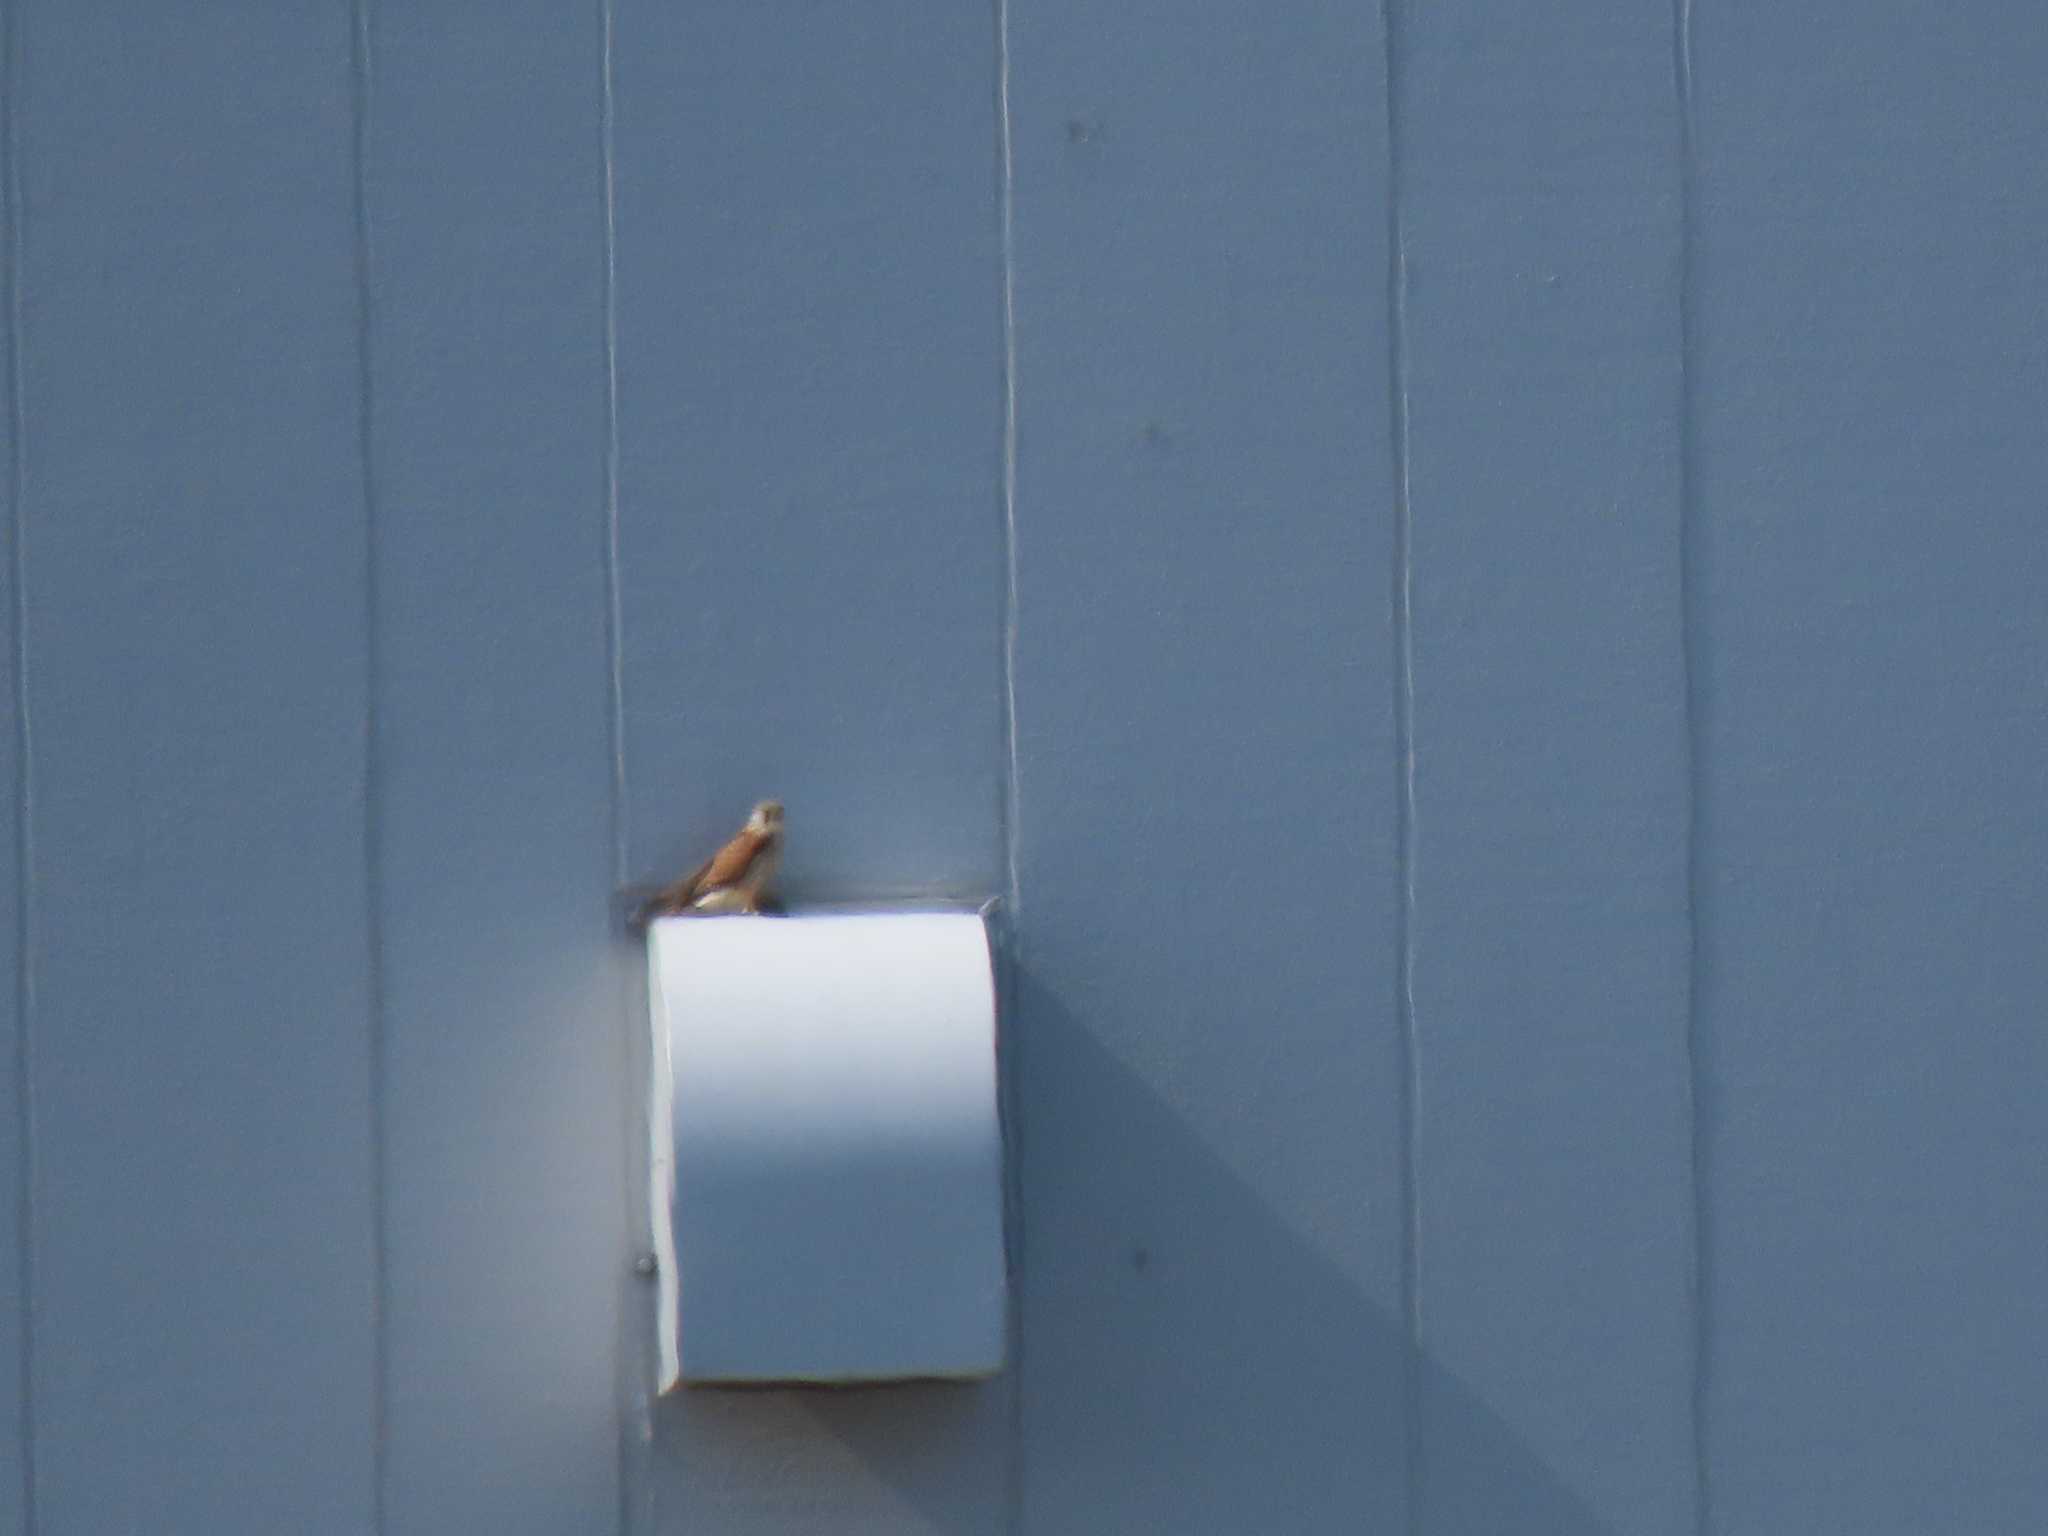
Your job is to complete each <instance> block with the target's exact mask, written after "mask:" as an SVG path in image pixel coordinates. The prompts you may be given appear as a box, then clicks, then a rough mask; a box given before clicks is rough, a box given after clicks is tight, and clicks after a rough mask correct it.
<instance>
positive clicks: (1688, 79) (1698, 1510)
mask: <svg viewBox="0 0 2048 1536" xmlns="http://www.w3.org/2000/svg"><path fill="white" fill-rule="evenodd" d="M1672 84H1673V88H1674V92H1675V95H1676V98H1677V107H1678V183H1679V188H1678V191H1679V198H1678V602H1679V660H1680V666H1681V670H1682V685H1683V688H1684V695H1685V763H1686V826H1685V884H1686V890H1685V898H1686V999H1685V1065H1686V1098H1685V1117H1686V1126H1685V1133H1686V1138H1687V1141H1688V1143H1689V1147H1688V1150H1689V1152H1690V1174H1691V1189H1690V1195H1691V1210H1690V1217H1691V1233H1690V1235H1691V1248H1692V1253H1691V1265H1690V1282H1689V1283H1690V1286H1691V1291H1692V1295H1691V1297H1690V1301H1691V1307H1690V1309H1689V1310H1690V1312H1691V1317H1692V1341H1691V1344H1692V1392H1691V1401H1690V1404H1689V1411H1690V1417H1691V1431H1692V1474H1693V1484H1692V1499H1693V1526H1694V1530H1695V1531H1696V1532H1699V1533H1701V1536H1704V1533H1705V1532H1706V1531H1707V1530H1708V1528H1709V1525H1710V1521H1711V1516H1712V1508H1711V1505H1710V1502H1709V1498H1708V1492H1709V1472H1708V1465H1709V1463H1708V1421H1707V1409H1708V1387H1709V1381H1708V1372H1709V1369H1710V1365H1711V1360H1712V1355H1711V1335H1710V1332H1709V1326H1710V1318H1709V1313H1708V1294H1707V1288H1708V1279H1709V1270H1708V1263H1709V1258H1710V1254H1709V1251H1708V1210H1707V1190H1708V1176H1709V1173H1710V1169H1709V1166H1708V1147H1707V1134H1706V1125H1705V1117H1704V1113H1703V1096H1704V1094H1705V1092H1706V1083H1705V1078H1704V1073H1705V1040H1704V1036H1703V1033H1702V1031H1703V1029H1704V1020H1703V1017H1702V1006H1703V1000H1704V995H1705V982H1706V974H1705V959H1704V955H1703V952H1702V949H1701V939H1700V934H1701V924H1702V908H1703V906H1704V903H1705V895H1704V880H1703V872H1702V868H1701V847H1702V830H1703V829H1702V819H1701V818H1702V813H1703V805H1702V793H1703V792H1702V765H1701V757H1700V753H1701V746H1702V734H1701V733H1702V726H1703V722H1702V708H1703V703H1702V699H1701V696H1700V695H1701V685H1702V679H1701V677H1700V671H1699V669H1700V664H1701V659H1702V658H1701V654H1700V635H1699V625H1700V622H1701V618H1702V614H1701V609H1700V594H1699V591H1698V583H1699V578H1700V572H1699V550H1698V541H1699V508H1698V506H1697V474H1696V462H1697V443H1696V441H1695V435H1694V434H1695V426H1694V414H1695V412H1694V382H1695V381H1694V375H1693V370H1694V364H1695V359H1696V356H1697V345H1696V337H1695V328H1696V325H1697V314H1696V304H1695V296H1694V292H1693V285H1694V273H1693V221H1694V219H1695V217H1696V216H1697V196H1698V186H1697V180H1698V178H1697V170H1696V163H1697V147H1696V145H1695V143H1694V135H1693V73H1692V0H1673V9H1672Z"/></svg>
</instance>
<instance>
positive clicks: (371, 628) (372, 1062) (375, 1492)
mask: <svg viewBox="0 0 2048 1536" xmlns="http://www.w3.org/2000/svg"><path fill="white" fill-rule="evenodd" d="M370 3H371V0H354V4H353V6H352V7H351V17H350V20H351V26H350V38H349V41H350V51H351V59H350V66H351V67H350V72H349V73H350V86H351V90H350V98H351V99H350V105H351V109H352V110H351V115H352V117H353V119H354V122H353V142H352V154H353V159H354V165H353V168H352V169H353V173H354V174H353V198H354V204H355V207H354V215H355V251H354V255H355V283H356V371H357V377H356V383H357V409H356V450H357V453H358V456H359V460H360V468H361V472H362V479H363V764H362V774H363V908H364V916H363V935H364V956H365V977H366V985H367V994H368V995H367V1004H368V1009H367V1025H368V1031H367V1034H368V1039H367V1054H368V1063H367V1067H368V1089H369V1100H368V1103H369V1138H370V1169H369V1172H370V1202H371V1220H370V1335H371V1338H370V1511H371V1515H370V1518H371V1528H372V1529H373V1530H375V1531H380V1532H381V1531H382V1530H383V1529H384V1528H385V1498H386V1488H385V1484H386V1479H387V1474H388V1471H389V1453H390V1426H389V1422H388V1418H389V1412H390V1396H391V1394H390V1358H391V1345H390V1338H389V1321H390V1311H389V1295H390V1273H389V1263H388V1253H389V1237H390V1229H389V1222H390V1216H389V1210H388V1203H387V1200H386V1186H387V1165H386V1156H385V1152H386V1149H385V1144H384V1138H385V1115H384V1064H385V1029H386V1019H385V1008H384V1004H385V997H384V924H383V917H382V911H383V889H384V873H383V832H382V825H381V817H382V809H383V808H382V795H381V793H380V789H381V786H380V784H379V775H378V763H377V758H378V751H379V727H380V721H379V719H378V702H377V690H378V686H379V683H380V680H381V677H382V672H383V659H382V657H381V655H380V654H379V651H380V647H379V629H378V623H379V617H380V615H379V611H378V610H379V606H380V604H379V589H378V581H377V534H378V515H377V513H378V507H377V473H376V416H375V410H374V406H373V403H372V388H373V379H372V372H373V370H372V360H371V350H370V349H371V338H372V331H373V324H372V314H371V298H370V260H371V248H370V88H371V78H370V67H371V59H370Z"/></svg>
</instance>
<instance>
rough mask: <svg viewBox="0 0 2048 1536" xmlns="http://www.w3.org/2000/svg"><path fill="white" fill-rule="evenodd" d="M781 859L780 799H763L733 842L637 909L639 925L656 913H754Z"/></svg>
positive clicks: (707, 915) (675, 915)
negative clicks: (638, 911) (638, 910)
mask: <svg viewBox="0 0 2048 1536" xmlns="http://www.w3.org/2000/svg"><path fill="white" fill-rule="evenodd" d="M781 857H782V802H781V801H780V800H763V801H762V802H761V803H760V804H759V805H756V806H755V807H754V809H753V811H752V812H751V813H749V815H748V816H747V824H746V825H745V826H743V827H741V828H740V829H739V831H738V832H736V833H735V834H734V835H733V838H732V841H730V842H729V843H727V844H726V845H725V846H724V847H723V848H721V849H719V850H718V852H716V853H714V854H713V855H712V856H711V857H710V858H708V859H706V860H705V861H704V862H703V863H702V864H700V865H698V866H697V868H695V869H693V870H691V871H690V873H688V874H687V875H685V876H683V878H682V879H680V880H678V881H677V882H676V883H675V884H674V885H671V886H667V887H665V888H664V889H662V890H660V891H658V892H656V893H655V895H654V897H653V898H652V899H651V900H650V901H648V903H647V904H646V905H645V906H643V907H642V908H641V909H640V913H639V918H638V921H639V922H640V924H641V925H642V926H645V925H646V924H647V923H649V922H651V921H653V920H654V919H655V918H657V917H680V916H701V917H712V916H718V915H721V914H726V913H733V912H759V911H760V910H761V908H762V905H763V902H764V901H765V900H766V897H767V891H768V883H769V882H770V881H771V880H773V879H774V878H775V865H776V863H777V861H778V860H780V859H781Z"/></svg>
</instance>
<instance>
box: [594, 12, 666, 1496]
mask: <svg viewBox="0 0 2048 1536" xmlns="http://www.w3.org/2000/svg"><path fill="white" fill-rule="evenodd" d="M597 24H598V78H597V87H598V111H597V130H598V167H599V172H600V176H599V182H600V197H601V203H602V211H603V216H604V222H603V227H602V229H601V231H600V235H601V239H602V244H603V251H604V262H603V267H602V285H603V294H602V304H601V309H602V316H601V321H602V330H603V335H602V341H603V349H604V469H603V497H604V642H605V668H606V673H607V677H606V685H607V690H608V694H609V698H608V702H609V706H610V708H609V710H608V712H607V717H606V732H607V738H608V739H607V742H606V746H607V748H608V755H609V758H610V769H611V843H612V847H611V872H612V889H613V893H614V900H615V901H622V900H623V899H624V893H625V886H626V875H627V846H628V843H627V801H626V642H625V596H624V590H623V582H622V579H621V572H620V542H621V536H620V525H619V479H620V456H619V304H618V293H619V259H618V125H617V98H616V95H615V92H614V84H613V73H612V66H613V59H614V56H615V51H616V45H615V34H616V30H617V18H616V16H615V14H614V12H613V7H612V0H597ZM621 964H622V965H624V964H626V962H625V961H623V960H622V961H621ZM643 1017H645V1007H644V1004H643V1003H642V1000H641V999H640V997H639V993H638V990H637V988H636V986H635V984H634V983H633V982H632V980H631V979H630V973H629V972H628V973H624V974H621V975H620V977H619V1030H620V1045H619V1055H618V1060H619V1077H620V1081H619V1092H620V1094H621V1097H622V1098H623V1099H624V1100H625V1102H624V1104H623V1106H622V1112H621V1116H620V1120H621V1129H622V1133H623V1136H624V1147H623V1157H624V1173H625V1177H624V1178H623V1179H621V1180H620V1186H621V1192H622V1197H623V1199H624V1201H625V1226H624V1230H625V1232H626V1233H627V1234H628V1239H629V1243H631V1244H632V1245H633V1246H636V1247H637V1246H638V1242H637V1234H638V1233H639V1230H640V1228H639V1223H640V1221H641V1220H642V1219H643V1215H644V1212H643V1211H642V1210H640V1209H638V1207H642V1206H644V1204H645V1201H644V1200H641V1199H639V1198H637V1196H638V1195H639V1194H640V1193H641V1191H640V1190H639V1189H638V1186H637V1182H636V1179H635V1176H634V1169H635V1167H636V1166H637V1159H638V1158H639V1157H640V1156H641V1154H642V1152H643V1150H644V1149H645V1147H646V1146H647V1144H648V1138H649V1137H650V1135H651V1134H652V1128H651V1127H650V1126H649V1125H648V1124H647V1123H646V1119H645V1116H646V1105H645V1099H646V1095H645V1093H644V1092H639V1091H636V1088H639V1087H644V1084H641V1083H639V1082H637V1079H638V1078H639V1076H640V1074H639V1073H638V1072H636V1070H635V1068H636V1064H637V1063H638V1062H639V1061H640V1060H641V1057H640V1049H641V1046H640V1028H639V1020H640V1019H641V1018H643ZM620 1295H621V1297H622V1300H621V1302H620V1306H619V1315H618V1327H617V1329H616V1336H615V1338H614V1340H613V1345H612V1348H613V1373H612V1374H613V1391H612V1401H613V1414H614V1416H615V1417H614V1425H613V1429H614V1442H615V1444H616V1446H617V1456H618V1464H617V1467H616V1469H615V1476H616V1478H617V1483H618V1511H617V1519H618V1528H619V1532H620V1536H631V1533H633V1532H634V1531H636V1530H637V1531H647V1532H651V1531H653V1530H654V1529H655V1508H654V1495H655V1485H654V1479H653V1477H652V1476H645V1475H643V1463H644V1460H645V1457H644V1449H645V1448H646V1447H648V1446H650V1445H651V1444H652V1443H653V1438H654V1422H653V1409H652V1406H651V1399H650V1397H649V1396H648V1394H647V1393H646V1392H645V1391H644V1390H643V1388H642V1384H641V1380H640V1377H639V1375H638V1373H637V1372H636V1370H635V1361H636V1360H637V1359H638V1355H637V1353H636V1350H635V1345H636V1344H637V1342H638V1341H639V1340H640V1338H641V1337H642V1336H643V1329H642V1326H641V1325H642V1323H643V1322H644V1321H645V1319H646V1314H647V1305H648V1303H647V1301H646V1299H645V1296H646V1292H645V1289H644V1287H643V1286H641V1285H639V1284H638V1283H637V1281H636V1279H635V1278H632V1277H630V1276H629V1275H628V1274H622V1276H621V1279H620Z"/></svg>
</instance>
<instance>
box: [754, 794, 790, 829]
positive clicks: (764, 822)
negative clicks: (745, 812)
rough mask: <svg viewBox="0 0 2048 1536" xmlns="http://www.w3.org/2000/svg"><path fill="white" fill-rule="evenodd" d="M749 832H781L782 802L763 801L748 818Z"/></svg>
mask: <svg viewBox="0 0 2048 1536" xmlns="http://www.w3.org/2000/svg"><path fill="white" fill-rule="evenodd" d="M747 830H748V831H749V832H780V831H781V830H782V802H781V801H780V800H763V801H762V802H761V803H760V804H759V805H757V806H755V807H754V809H753V812H752V814H750V815H749V816H748V817H747Z"/></svg>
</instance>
